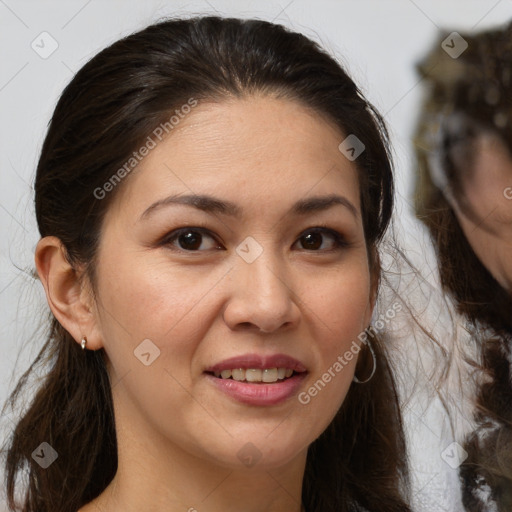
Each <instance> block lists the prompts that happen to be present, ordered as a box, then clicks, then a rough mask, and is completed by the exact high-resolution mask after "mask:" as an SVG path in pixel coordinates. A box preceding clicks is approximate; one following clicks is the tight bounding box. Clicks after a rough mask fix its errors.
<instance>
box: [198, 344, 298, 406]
mask: <svg viewBox="0 0 512 512" xmlns="http://www.w3.org/2000/svg"><path fill="white" fill-rule="evenodd" d="M205 373H206V377H207V378H208V380H209V381H210V382H211V383H212V384H213V385H214V386H215V388H216V389H217V390H220V391H222V392H223V393H224V394H226V395H227V396H229V397H231V398H233V399H235V400H236V401H238V402H241V403H244V404H248V405H257V406H270V405H276V404H279V403H281V402H284V401H285V400H287V399H288V398H290V397H291V396H293V395H295V394H296V393H297V391H298V388H299V387H300V386H301V384H302V382H303V380H304V379H305V377H306V375H307V370H306V367H305V366H304V365H303V364H302V363H301V362H300V361H298V360H297V359H295V358H293V357H290V356H287V355H285V354H275V355H271V356H260V355H257V354H245V355H243V356H237V357H232V358H230V359H225V360H224V361H221V362H220V363H217V364H215V365H213V366H210V367H208V368H207V369H206V370H205ZM276 377H277V378H276Z"/></svg>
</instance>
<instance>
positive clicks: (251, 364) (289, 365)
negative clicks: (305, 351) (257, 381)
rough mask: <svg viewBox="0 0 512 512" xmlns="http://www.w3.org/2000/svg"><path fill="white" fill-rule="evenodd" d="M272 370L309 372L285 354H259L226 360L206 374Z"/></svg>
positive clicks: (210, 368)
mask: <svg viewBox="0 0 512 512" xmlns="http://www.w3.org/2000/svg"><path fill="white" fill-rule="evenodd" d="M271 368H285V369H290V370H293V371H294V372H296V373H303V372H305V371H307V370H306V367H305V366H304V365H303V364H302V363H301V362H300V361H298V360H297V359H295V358H293V357H290V356H287V355H285V354H274V355H268V356H261V355H258V354H244V355H242V356H236V357H232V358H230V359H225V360H224V361H221V362H220V363H217V364H215V365H213V366H210V367H208V368H206V370H205V372H207V373H215V372H222V371H224V370H233V369H242V370H248V369H257V370H266V369H271Z"/></svg>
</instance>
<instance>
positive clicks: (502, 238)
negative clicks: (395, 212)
mask: <svg viewBox="0 0 512 512" xmlns="http://www.w3.org/2000/svg"><path fill="white" fill-rule="evenodd" d="M474 155H475V159H474V161H473V163H472V166H471V169H470V172H469V173H467V177H466V178H465V180H464V183H463V187H464V190H463V192H464V195H465V198H466V201H467V204H468V206H469V209H470V211H471V212H472V213H473V215H469V214H468V213H467V212H466V211H465V210H464V209H463V208H461V207H460V206H459V205H458V203H457V201H452V204H453V206H454V210H455V214H456V215H457V219H458V220H459V223H460V225H461V228H462V230H463V231H464V234H465V236H466V238H467V240H468V242H469V243H470V245H471V247H472V248H473V250H474V251H475V254H476V255H477V256H478V258H479V259H480V261H481V262H482V264H483V265H484V266H485V267H486V268H487V269H488V270H489V272H490V273H491V274H492V275H493V277H494V278H495V279H496V280H497V281H498V282H499V283H500V285H501V286H502V287H503V288H504V289H505V290H508V292H509V293H511V294H512V260H511V258H510V254H511V251H512V159H511V158H510V154H509V152H508V150H507V148H506V146H505V145H504V143H503V142H502V141H501V140H500V139H499V138H498V137H496V136H492V135H482V136H481V137H479V138H478V139H477V140H476V142H475V149H474Z"/></svg>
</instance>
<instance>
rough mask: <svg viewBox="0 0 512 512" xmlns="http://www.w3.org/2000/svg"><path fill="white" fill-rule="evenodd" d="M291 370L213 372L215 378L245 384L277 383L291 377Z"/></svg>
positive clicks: (256, 369)
mask: <svg viewBox="0 0 512 512" xmlns="http://www.w3.org/2000/svg"><path fill="white" fill-rule="evenodd" d="M292 373H293V370H292V369H290V368H265V369H264V370H261V369H259V368H247V369H246V370H245V369H243V368H234V369H233V370H222V371H221V372H214V375H215V377H221V378H223V379H229V378H233V379H234V380H238V381H242V380H245V381H247V382H277V381H278V380H280V379H284V378H285V377H286V378H287V377H291V376H292Z"/></svg>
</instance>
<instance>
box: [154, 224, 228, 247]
mask: <svg viewBox="0 0 512 512" xmlns="http://www.w3.org/2000/svg"><path fill="white" fill-rule="evenodd" d="M164 244H165V245H170V246H172V247H174V248H177V249H181V250H183V251H205V250H208V249H215V248H219V244H218V243H217V241H216V240H215V239H214V238H213V237H212V236H211V235H209V234H208V233H206V232H205V231H203V230H202V229H197V228H182V229H178V230H176V231H173V232H172V233H171V234H170V235H169V236H168V237H167V238H166V239H165V240H164Z"/></svg>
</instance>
